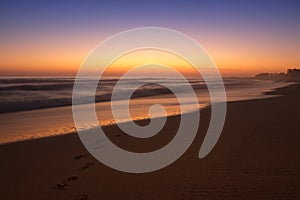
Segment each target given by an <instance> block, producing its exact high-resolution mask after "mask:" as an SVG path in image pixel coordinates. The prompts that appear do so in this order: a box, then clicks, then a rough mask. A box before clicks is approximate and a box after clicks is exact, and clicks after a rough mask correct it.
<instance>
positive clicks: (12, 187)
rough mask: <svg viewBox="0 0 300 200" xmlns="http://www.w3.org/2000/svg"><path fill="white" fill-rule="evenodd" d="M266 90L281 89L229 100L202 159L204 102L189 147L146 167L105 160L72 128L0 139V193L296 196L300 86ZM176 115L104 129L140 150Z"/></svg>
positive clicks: (168, 131)
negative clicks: (138, 132)
mask: <svg viewBox="0 0 300 200" xmlns="http://www.w3.org/2000/svg"><path fill="white" fill-rule="evenodd" d="M272 93H273V94H278V95H282V96H277V97H274V98H268V99H260V100H248V101H240V102H231V103H228V111H227V118H226V122H225V127H224V130H223V132H222V135H221V137H220V140H219V142H218V143H217V145H216V146H215V147H214V149H213V151H212V152H211V153H210V154H209V155H208V156H207V157H206V158H204V159H199V158H198V151H199V148H200V146H201V143H202V140H203V137H204V135H205V133H206V129H207V126H208V123H209V117H210V109H209V108H207V109H203V110H201V121H200V128H199V131H198V134H197V137H196V139H195V140H194V142H193V144H192V146H191V147H190V148H189V149H188V151H187V152H186V153H185V154H184V155H183V156H182V157H181V158H180V159H179V160H177V161H176V162H174V163H173V164H171V165H170V166H168V167H166V168H164V169H161V170H159V171H156V172H151V173H146V174H128V173H122V172H118V171H115V170H113V169H111V168H109V167H106V166H104V165H103V164H101V163H99V162H98V161H97V160H95V159H94V158H93V157H92V156H91V155H89V153H88V152H87V151H86V150H85V148H84V146H83V145H82V143H81V141H80V140H79V137H78V136H77V134H69V135H63V136H55V137H48V138H41V139H36V140H28V141H22V142H16V143H11V144H4V145H0V160H1V165H0V187H1V192H0V199H3V200H6V199H31V200H32V199H300V156H299V155H300V148H299V145H300V124H299V123H300V120H299V119H300V118H299V115H300V103H299V102H300V86H299V85H292V86H288V87H285V88H282V89H278V90H276V91H274V92H272ZM179 120H180V116H175V117H169V118H168V122H167V124H166V126H165V127H164V129H163V130H162V131H161V133H159V134H158V135H157V136H154V137H153V138H151V139H150V140H149V141H146V140H142V139H132V138H129V137H128V136H126V135H124V134H123V133H122V132H121V131H120V130H119V129H118V128H117V127H116V126H110V127H106V128H105V131H106V132H107V135H109V137H110V138H111V140H112V141H113V142H115V143H116V144H118V145H119V146H121V147H123V148H125V149H128V150H132V151H136V152H146V151H149V150H153V149H157V148H160V147H161V146H163V145H164V144H166V143H167V142H168V141H170V140H171V139H172V137H173V133H174V132H176V126H175V125H176V124H178V122H179ZM138 123H147V122H146V121H141V122H138Z"/></svg>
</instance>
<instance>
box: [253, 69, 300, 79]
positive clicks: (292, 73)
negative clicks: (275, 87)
mask: <svg viewBox="0 0 300 200" xmlns="http://www.w3.org/2000/svg"><path fill="white" fill-rule="evenodd" d="M254 78H255V79H258V80H280V81H300V69H296V68H295V69H288V70H287V72H286V73H260V74H257V75H255V76H254Z"/></svg>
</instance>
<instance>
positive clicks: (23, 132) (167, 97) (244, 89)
mask: <svg viewBox="0 0 300 200" xmlns="http://www.w3.org/2000/svg"><path fill="white" fill-rule="evenodd" d="M79 81H81V82H82V83H85V84H87V85H89V84H90V83H89V80H79ZM116 81H117V79H115V78H106V79H104V80H101V82H100V83H99V84H98V87H97V91H96V95H95V101H96V104H95V108H96V111H97V116H98V119H99V124H100V125H102V126H105V125H110V124H113V123H115V121H114V119H113V116H112V114H111V109H110V108H111V93H112V91H113V89H114V86H115V84H116ZM141 83H142V84H145V85H144V86H142V87H140V88H138V89H137V90H136V91H135V92H134V94H133V96H132V97H131V102H130V112H131V119H128V118H124V119H122V121H124V122H126V121H129V120H132V119H134V120H136V119H145V118H149V112H148V110H149V108H150V106H151V105H153V104H162V105H163V106H164V108H165V109H166V112H161V110H157V111H155V110H154V117H160V116H165V115H168V116H170V115H177V114H181V113H185V112H191V111H194V110H195V107H194V105H190V102H189V99H188V98H187V99H185V101H184V107H182V108H180V107H179V106H178V102H177V99H176V98H175V96H174V95H173V94H172V92H171V91H170V90H169V89H167V86H172V87H174V86H175V87H177V88H178V89H179V90H178V91H179V92H182V93H184V92H186V91H185V90H184V88H185V87H184V86H185V85H184V84H186V83H185V82H182V81H181V80H178V79H175V78H151V79H149V78H148V79H143V78H130V79H125V80H122V87H121V88H120V90H119V92H122V91H124V92H126V91H128V90H130V89H132V88H135V87H136V85H137V84H141ZM189 83H190V84H191V86H192V87H193V88H194V90H195V92H196V94H197V96H198V100H199V104H198V108H200V109H201V108H203V107H206V106H208V105H209V104H210V99H209V95H208V93H207V89H206V84H205V82H204V81H203V80H198V79H193V78H190V79H189ZM73 84H74V78H73V77H1V78H0V96H1V98H0V128H1V133H0V143H9V142H15V141H20V140H26V139H35V138H40V137H48V136H53V135H61V134H68V133H72V132H75V127H74V122H73V116H72V92H73ZM160 84H164V85H165V86H166V87H163V86H161V85H160ZM211 84H212V85H214V83H211ZM287 84H288V83H284V82H273V81H259V80H254V79H252V78H224V85H225V88H226V95H227V101H240V100H249V99H259V98H267V97H269V96H268V95H265V94H264V93H265V92H267V91H271V90H273V89H275V88H278V87H283V86H285V85H287ZM214 87H215V88H218V87H219V85H218V84H215V85H214ZM180 88H182V90H181V89H180ZM187 96H188V94H187ZM116 101H117V104H118V105H123V104H125V103H126V99H117V100H116ZM77 106H83V107H84V105H77ZM120 109H123V108H122V106H120ZM118 112H123V111H122V110H119V111H118Z"/></svg>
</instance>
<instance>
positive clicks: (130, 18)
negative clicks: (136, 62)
mask: <svg viewBox="0 0 300 200" xmlns="http://www.w3.org/2000/svg"><path fill="white" fill-rule="evenodd" d="M299 19H300V1H289V0H287V1H276V0H274V1H214V0H212V1H201V0H198V1H176V0H173V1H155V0H151V1H143V0H133V1H128V2H127V1H115V0H110V1H76V0H74V1H64V2H60V1H55V0H53V1H32V0H27V1H14V0H10V1H7V0H2V1H1V2H0V75H74V74H76V70H77V69H78V68H79V66H80V65H81V63H82V62H83V60H84V59H85V57H86V56H87V55H88V54H89V52H90V51H91V50H92V49H93V48H94V47H95V46H96V45H97V44H98V43H100V42H101V41H103V40H105V39H106V38H108V37H110V36H111V35H113V34H116V33H118V32H121V31H124V30H128V29H132V28H137V27H149V26H151V27H165V28H170V29H174V30H177V31H180V32H182V33H185V34H187V35H189V36H191V37H192V38H194V39H195V40H196V41H197V42H198V43H200V44H201V45H202V46H203V47H204V48H205V49H206V51H207V52H208V54H209V55H210V56H211V58H212V59H213V60H214V62H215V63H216V65H217V66H218V68H219V69H220V70H221V71H222V72H223V73H224V74H229V75H253V74H255V73H259V72H283V71H286V69H287V68H294V67H300V55H299V54H300V23H299ZM132 59H134V58H132ZM127 60H128V59H127Z"/></svg>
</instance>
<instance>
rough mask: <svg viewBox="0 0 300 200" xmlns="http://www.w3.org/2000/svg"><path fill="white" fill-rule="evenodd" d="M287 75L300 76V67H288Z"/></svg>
mask: <svg viewBox="0 0 300 200" xmlns="http://www.w3.org/2000/svg"><path fill="white" fill-rule="evenodd" d="M286 75H287V76H288V77H291V78H300V69H296V68H295V69H288V71H287V74H286Z"/></svg>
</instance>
